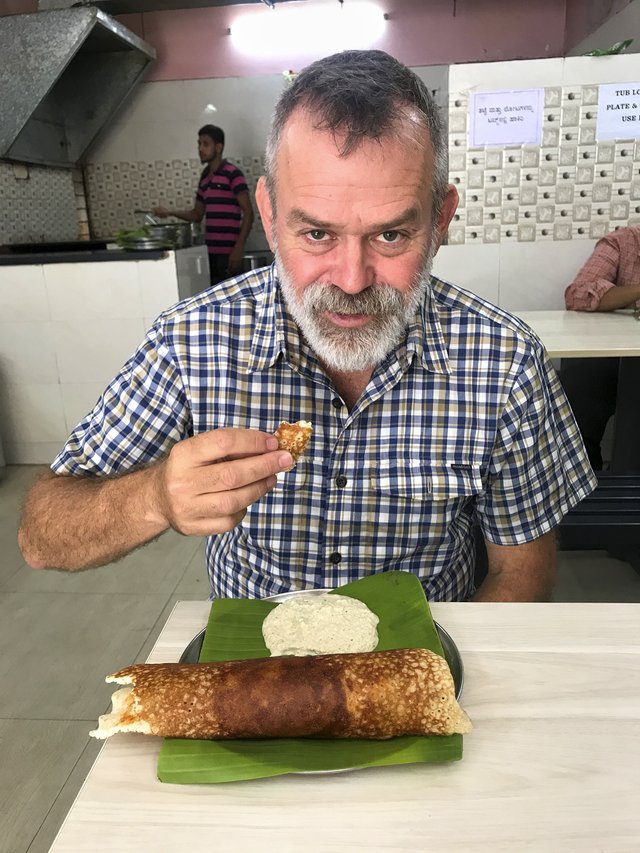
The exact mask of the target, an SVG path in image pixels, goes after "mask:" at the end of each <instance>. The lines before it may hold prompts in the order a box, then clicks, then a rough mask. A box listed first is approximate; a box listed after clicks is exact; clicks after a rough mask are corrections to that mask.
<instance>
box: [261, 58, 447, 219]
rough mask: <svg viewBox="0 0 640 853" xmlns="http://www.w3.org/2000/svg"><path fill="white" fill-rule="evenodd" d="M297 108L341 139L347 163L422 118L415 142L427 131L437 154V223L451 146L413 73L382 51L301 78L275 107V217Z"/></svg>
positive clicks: (316, 66) (316, 67)
mask: <svg viewBox="0 0 640 853" xmlns="http://www.w3.org/2000/svg"><path fill="white" fill-rule="evenodd" d="M298 107H301V108H303V109H305V110H308V112H309V113H310V114H311V115H312V117H313V118H314V119H315V125H314V126H315V127H316V129H318V130H327V131H330V132H332V133H333V134H334V136H335V137H336V139H337V138H338V136H339V137H340V148H339V152H340V155H341V156H342V157H347V156H348V155H349V154H350V153H351V152H352V151H354V150H355V149H357V147H358V146H359V145H360V144H361V143H362V142H363V141H364V140H369V139H372V140H376V141H378V142H379V141H381V140H383V139H384V138H388V137H392V136H393V134H394V133H396V132H397V129H398V124H399V122H400V121H401V120H402V119H403V118H407V117H410V116H411V114H412V113H414V112H417V113H418V116H419V119H420V123H419V124H418V126H417V127H416V131H417V133H416V136H415V138H416V141H424V139H425V134H424V131H426V132H427V134H428V138H430V140H431V145H432V148H433V156H434V171H433V187H432V191H433V216H434V218H435V217H437V215H438V213H439V212H440V206H441V204H442V200H443V198H444V195H445V192H446V188H447V150H446V145H447V142H446V136H445V132H444V124H443V121H442V119H441V117H440V114H439V112H438V107H437V106H436V103H435V101H434V100H433V98H432V97H431V94H430V93H429V90H428V89H427V87H426V86H425V85H424V83H423V82H422V80H420V78H419V77H418V76H417V75H416V74H414V73H413V71H411V70H410V69H409V68H407V67H406V66H405V65H402V63H400V62H398V61H397V60H396V59H394V58H393V57H392V56H389V54H388V53H385V52H384V51H382V50H345V51H343V52H342V53H335V54H333V56H327V57H325V58H324V59H319V60H318V61H317V62H314V63H312V64H311V65H309V66H307V67H306V68H305V69H304V70H303V71H301V72H300V74H298V76H297V77H296V78H295V80H294V82H293V84H292V85H291V86H289V88H287V89H286V90H285V91H284V92H283V93H282V95H281V96H280V99H279V101H278V103H277V104H276V109H275V113H274V116H273V121H272V124H271V131H270V133H269V138H268V140H267V150H266V164H265V167H266V168H265V171H266V181H267V188H268V190H269V196H270V198H271V205H272V207H273V209H274V211H275V201H276V198H275V183H276V160H277V155H278V147H279V145H280V139H281V137H282V133H283V131H284V127H285V125H286V123H287V121H288V120H289V118H290V117H291V114H292V113H293V112H294V110H295V109H297V108H298ZM309 156H311V157H313V152H310V155H309Z"/></svg>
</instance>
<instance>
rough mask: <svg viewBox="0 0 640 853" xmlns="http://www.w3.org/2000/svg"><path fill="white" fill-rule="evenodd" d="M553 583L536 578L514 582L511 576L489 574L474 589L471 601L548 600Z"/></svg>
mask: <svg viewBox="0 0 640 853" xmlns="http://www.w3.org/2000/svg"><path fill="white" fill-rule="evenodd" d="M552 591H553V584H552V583H549V582H544V581H542V582H541V581H540V580H536V581H535V582H533V583H527V582H526V581H525V582H524V583H523V582H522V581H519V582H514V579H513V578H501V577H500V575H489V576H488V577H487V578H485V580H484V581H483V582H482V584H481V585H480V586H479V587H478V589H477V590H476V592H475V594H474V596H473V598H472V599H471V600H472V601H550V600H551V593H552Z"/></svg>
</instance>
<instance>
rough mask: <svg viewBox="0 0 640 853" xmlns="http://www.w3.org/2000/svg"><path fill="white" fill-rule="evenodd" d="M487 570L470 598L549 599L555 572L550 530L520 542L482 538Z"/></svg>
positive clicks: (553, 534) (490, 599) (482, 599)
mask: <svg viewBox="0 0 640 853" xmlns="http://www.w3.org/2000/svg"><path fill="white" fill-rule="evenodd" d="M485 544H486V548H487V558H488V562H489V571H488V574H487V577H486V578H485V580H484V581H483V583H482V584H481V585H480V587H479V588H478V590H477V591H476V593H475V595H474V596H473V601H549V600H550V598H551V593H552V592H553V585H554V582H555V576H556V534H555V532H554V531H553V530H551V531H549V532H548V533H545V534H543V535H542V536H540V537H539V538H538V539H534V540H533V541H531V542H527V543H524V544H522V545H496V544H494V543H492V542H489V541H488V540H485Z"/></svg>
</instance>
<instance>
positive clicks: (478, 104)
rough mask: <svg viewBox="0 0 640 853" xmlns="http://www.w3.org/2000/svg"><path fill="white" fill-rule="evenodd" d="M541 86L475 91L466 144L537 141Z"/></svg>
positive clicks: (477, 146)
mask: <svg viewBox="0 0 640 853" xmlns="http://www.w3.org/2000/svg"><path fill="white" fill-rule="evenodd" d="M543 105H544V90H543V89H519V90H511V91H506V92H474V93H473V94H472V95H471V99H470V104H469V147H470V148H481V147H483V146H485V145H526V144H530V145H540V142H541V141H542V118H543Z"/></svg>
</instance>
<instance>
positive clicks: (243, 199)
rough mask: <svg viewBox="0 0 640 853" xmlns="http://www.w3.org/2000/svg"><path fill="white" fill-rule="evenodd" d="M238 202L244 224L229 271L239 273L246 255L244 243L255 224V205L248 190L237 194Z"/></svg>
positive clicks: (234, 249) (232, 253)
mask: <svg viewBox="0 0 640 853" xmlns="http://www.w3.org/2000/svg"><path fill="white" fill-rule="evenodd" d="M236 199H237V202H238V204H239V205H240V210H241V211H242V225H241V226H240V233H239V234H238V239H237V240H236V244H235V246H234V247H233V249H232V250H231V254H230V255H229V272H230V273H239V272H240V271H241V270H242V257H243V255H244V244H245V242H246V240H247V237H248V236H249V232H250V231H251V228H252V226H253V218H254V216H253V205H252V204H251V197H250V196H249V193H248V192H242V193H239V194H238V195H237V196H236Z"/></svg>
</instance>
